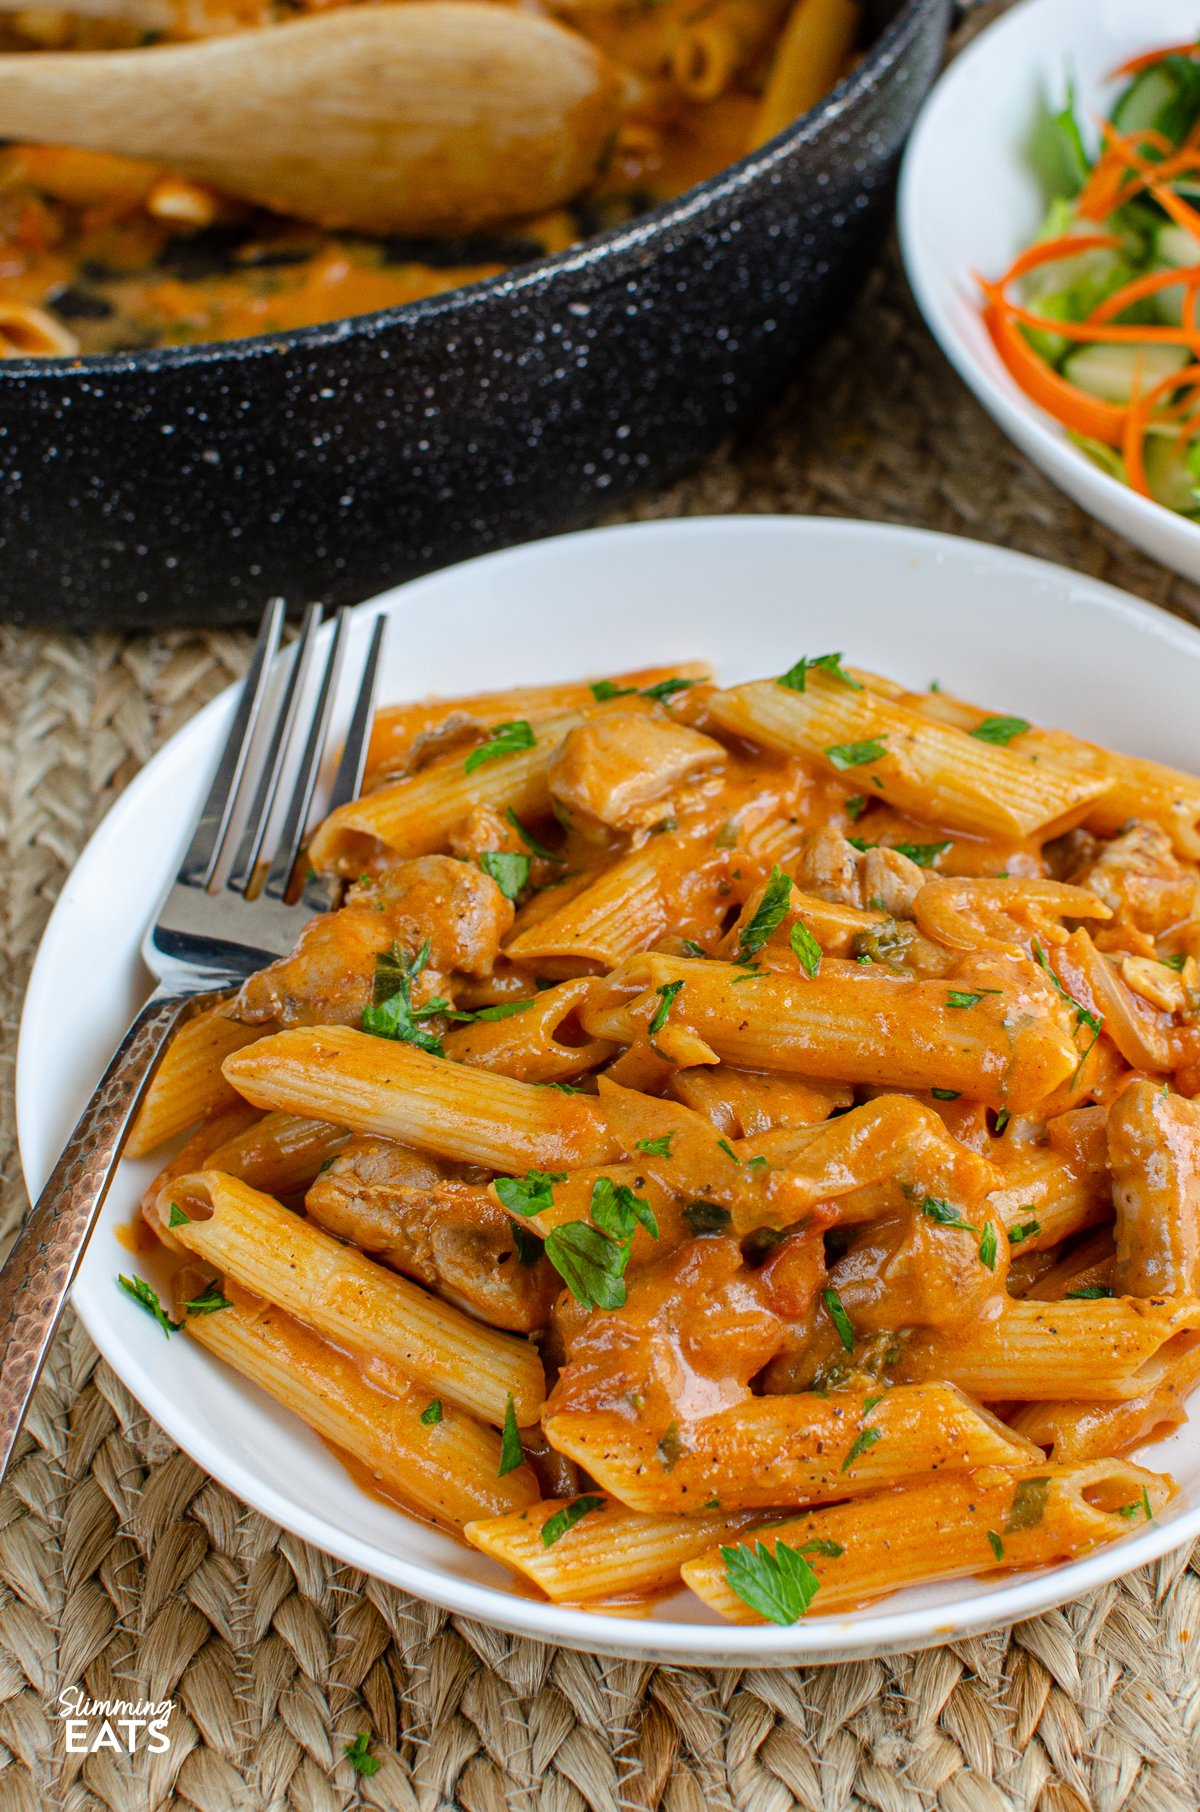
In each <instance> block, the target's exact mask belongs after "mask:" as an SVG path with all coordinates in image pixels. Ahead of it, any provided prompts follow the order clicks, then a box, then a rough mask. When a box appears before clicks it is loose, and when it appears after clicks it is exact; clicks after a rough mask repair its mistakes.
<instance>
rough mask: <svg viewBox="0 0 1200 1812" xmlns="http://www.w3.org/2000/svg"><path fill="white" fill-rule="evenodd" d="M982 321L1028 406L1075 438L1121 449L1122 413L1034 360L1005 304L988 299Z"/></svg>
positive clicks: (1123, 418) (1113, 405)
mask: <svg viewBox="0 0 1200 1812" xmlns="http://www.w3.org/2000/svg"><path fill="white" fill-rule="evenodd" d="M983 318H984V323H985V325H986V327H987V330H988V332H989V333H990V334H991V336H992V343H993V345H994V346H995V348H996V351H997V352H998V353H999V355H1000V358H1001V359H1002V360H1003V362H1004V365H1005V366H1006V368H1007V370H1008V372H1009V374H1010V375H1011V376H1012V377H1013V378H1014V379H1015V381H1016V383H1017V384H1019V385H1020V387H1021V389H1022V390H1023V391H1024V392H1025V394H1026V396H1028V397H1029V398H1030V400H1031V401H1032V402H1035V403H1037V404H1039V405H1040V407H1041V408H1043V409H1044V410H1045V411H1046V413H1047V414H1048V415H1052V416H1053V417H1054V419H1055V421H1057V422H1061V423H1062V425H1063V427H1064V428H1071V429H1073V430H1074V431H1075V433H1076V434H1083V435H1086V436H1087V437H1088V438H1089V439H1090V440H1098V441H1101V442H1102V443H1103V444H1104V445H1105V446H1106V447H1119V446H1120V445H1121V441H1122V436H1123V434H1124V430H1125V415H1126V411H1125V410H1124V409H1122V408H1121V407H1120V406H1119V405H1118V404H1116V403H1105V402H1101V401H1100V399H1099V398H1098V397H1094V396H1089V395H1088V394H1087V392H1086V391H1085V390H1080V389H1079V387H1078V385H1076V384H1072V383H1069V382H1068V381H1067V379H1066V378H1064V377H1060V376H1059V374H1058V372H1057V371H1055V370H1054V368H1053V366H1051V365H1047V364H1046V362H1045V360H1044V359H1040V358H1039V357H1038V355H1037V353H1036V352H1034V350H1033V348H1032V346H1031V345H1030V344H1029V341H1028V340H1027V339H1026V338H1025V335H1024V334H1023V333H1022V332H1021V330H1020V328H1019V327H1018V326H1017V324H1016V322H1015V321H1012V320H1010V319H1009V317H1008V313H1007V304H1005V303H1004V302H1002V301H1001V300H999V299H998V298H996V297H995V296H993V297H992V298H991V299H989V301H988V304H987V307H986V308H985V309H984V311H983Z"/></svg>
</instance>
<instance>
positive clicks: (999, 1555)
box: [987, 1529, 1004, 1560]
mask: <svg viewBox="0 0 1200 1812" xmlns="http://www.w3.org/2000/svg"><path fill="white" fill-rule="evenodd" d="M987 1538H988V1546H989V1548H990V1549H991V1550H992V1553H993V1554H994V1555H995V1556H996V1559H997V1560H1003V1559H1004V1543H1003V1542H1002V1541H1001V1540H1000V1537H999V1536H998V1535H997V1534H996V1531H995V1530H994V1529H989V1530H988V1532H987Z"/></svg>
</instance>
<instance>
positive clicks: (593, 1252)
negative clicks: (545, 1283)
mask: <svg viewBox="0 0 1200 1812" xmlns="http://www.w3.org/2000/svg"><path fill="white" fill-rule="evenodd" d="M545 1253H546V1257H547V1258H548V1259H549V1260H550V1263H551V1264H552V1265H553V1266H554V1269H555V1270H556V1271H557V1272H558V1275H559V1276H560V1277H561V1278H562V1280H563V1282H564V1283H565V1284H566V1286H567V1288H568V1290H570V1292H571V1294H572V1296H573V1297H574V1298H575V1300H576V1302H581V1303H582V1304H583V1306H584V1308H585V1309H620V1308H623V1307H624V1304H625V1267H626V1265H627V1264H628V1263H629V1247H628V1246H627V1245H624V1244H620V1243H618V1242H617V1241H616V1240H612V1239H610V1238H609V1237H608V1235H607V1234H606V1233H601V1232H600V1230H599V1229H598V1228H596V1227H589V1226H588V1224H587V1222H586V1221H568V1222H567V1223H566V1225H565V1226H563V1227H556V1228H555V1229H554V1231H553V1233H549V1234H547V1236H546V1244H545Z"/></svg>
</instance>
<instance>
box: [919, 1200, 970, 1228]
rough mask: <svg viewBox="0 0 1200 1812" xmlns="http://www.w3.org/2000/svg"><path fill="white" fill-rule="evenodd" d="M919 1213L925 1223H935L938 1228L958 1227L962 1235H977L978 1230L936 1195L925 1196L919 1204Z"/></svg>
mask: <svg viewBox="0 0 1200 1812" xmlns="http://www.w3.org/2000/svg"><path fill="white" fill-rule="evenodd" d="M921 1213H922V1214H923V1215H924V1216H925V1219H926V1220H927V1221H936V1222H937V1224H938V1226H939V1227H959V1228H961V1229H962V1231H963V1232H964V1233H978V1232H979V1228H978V1227H976V1226H973V1225H972V1223H971V1222H970V1221H968V1220H964V1218H963V1216H962V1215H961V1214H960V1213H959V1211H958V1209H957V1208H954V1207H952V1206H951V1205H950V1203H949V1202H943V1201H941V1200H940V1199H939V1198H938V1197H937V1196H936V1195H927V1196H926V1197H925V1199H924V1201H923V1202H922V1203H921Z"/></svg>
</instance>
